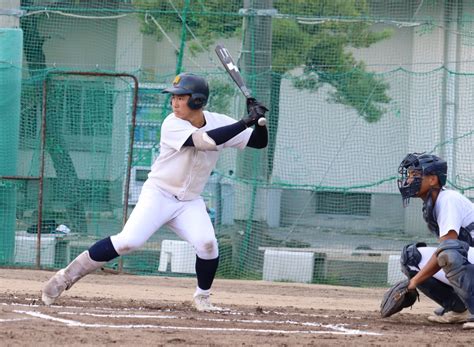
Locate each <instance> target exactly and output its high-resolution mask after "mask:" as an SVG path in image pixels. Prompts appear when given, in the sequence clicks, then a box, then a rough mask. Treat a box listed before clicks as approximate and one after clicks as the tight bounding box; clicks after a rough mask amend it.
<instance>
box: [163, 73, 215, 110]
mask: <svg viewBox="0 0 474 347" xmlns="http://www.w3.org/2000/svg"><path fill="white" fill-rule="evenodd" d="M163 93H170V94H174V95H191V97H190V98H189V101H188V106H189V108H191V109H193V110H198V109H200V108H202V107H204V106H205V105H206V104H207V100H208V99H209V85H208V84H207V82H206V80H205V79H204V78H202V77H200V76H197V75H193V74H190V73H182V74H179V75H178V76H176V77H175V78H174V80H173V86H172V87H170V88H166V89H165V90H163Z"/></svg>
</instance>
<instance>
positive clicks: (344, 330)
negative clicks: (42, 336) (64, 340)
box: [13, 310, 381, 336]
mask: <svg viewBox="0 0 474 347" xmlns="http://www.w3.org/2000/svg"><path fill="white" fill-rule="evenodd" d="M13 312H15V313H19V314H26V315H30V316H32V317H36V318H40V319H46V320H51V321H55V322H59V323H63V324H65V325H67V326H74V327H85V328H112V329H136V328H140V329H161V330H193V331H211V332H254V333H278V334H335V335H377V336H378V335H381V334H379V333H373V332H368V331H362V330H358V329H347V328H344V327H342V326H337V325H319V326H320V327H325V328H329V329H333V330H332V331H320V330H282V329H249V328H211V327H187V326H163V325H154V324H125V325H124V324H98V323H93V324H89V323H82V322H78V321H74V320H70V319H63V318H58V317H53V316H50V315H47V314H44V313H40V312H35V311H20V310H14V311H13Z"/></svg>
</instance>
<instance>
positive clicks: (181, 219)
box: [42, 73, 268, 311]
mask: <svg viewBox="0 0 474 347" xmlns="http://www.w3.org/2000/svg"><path fill="white" fill-rule="evenodd" d="M163 92H164V93H170V94H171V105H172V110H173V113H171V114H170V115H169V116H168V117H166V119H165V120H164V121H163V124H162V127H161V142H160V155H159V156H158V158H157V159H156V161H155V162H154V164H153V165H152V168H151V172H150V174H149V175H148V179H147V181H146V182H145V184H144V185H143V188H142V192H141V194H140V197H139V200H138V202H137V205H136V206H135V208H134V210H133V212H132V214H131V215H130V218H129V219H128V221H127V223H126V224H125V226H124V228H123V230H122V231H121V232H120V233H119V234H116V235H113V236H110V237H107V238H105V239H103V240H100V241H98V242H96V243H95V244H94V245H92V246H91V247H90V248H89V249H88V250H87V251H84V252H83V253H81V254H80V255H79V256H78V257H77V258H76V259H74V260H73V261H72V262H71V263H70V264H69V265H68V266H67V267H66V268H64V269H61V270H59V271H58V272H57V273H56V274H55V275H54V276H53V277H52V278H51V279H50V280H49V281H48V282H47V283H46V284H45V286H44V288H43V290H42V300H43V302H44V303H45V304H46V305H51V304H52V303H54V301H55V300H56V299H57V298H58V297H59V296H60V295H61V293H62V292H63V291H64V290H67V289H69V288H71V286H72V285H73V284H74V283H76V282H77V281H78V280H79V279H81V278H82V277H84V276H85V275H87V274H89V273H91V272H93V271H95V270H96V269H98V268H100V267H101V266H103V265H104V264H105V263H106V262H108V261H110V260H112V259H114V258H116V257H118V256H120V255H124V254H128V253H130V252H132V251H134V250H136V249H138V248H140V247H141V246H143V244H144V243H145V242H146V241H147V240H148V239H149V238H150V237H151V236H152V235H153V233H155V231H157V230H158V229H159V228H160V227H161V226H163V225H165V224H167V225H168V226H169V227H170V228H171V229H172V230H173V231H174V232H176V234H177V235H178V236H179V237H180V238H182V239H183V240H185V241H187V242H189V243H190V244H191V245H192V246H193V247H194V249H195V251H196V277H197V287H196V291H195V293H194V296H193V303H194V306H195V308H196V309H197V310H198V311H220V310H222V309H221V308H219V307H217V306H214V305H213V304H212V303H211V302H210V299H209V295H210V289H211V286H212V282H213V280H214V277H215V274H216V270H217V266H218V263H219V250H218V245H217V240H216V236H215V232H214V228H213V225H212V223H211V220H210V218H209V215H208V213H207V211H206V206H205V203H204V201H203V199H202V197H201V196H200V194H201V192H202V191H203V189H204V186H205V184H206V182H207V180H208V178H209V175H210V174H211V171H212V170H213V169H214V167H215V165H216V163H217V160H218V158H219V154H220V151H221V150H222V149H224V148H227V147H234V148H239V149H243V148H245V147H246V146H248V147H252V148H265V147H266V146H267V142H268V132H267V128H266V126H265V125H259V123H258V120H259V119H260V118H262V117H264V115H265V112H266V111H268V110H267V109H266V108H265V107H264V106H263V105H262V104H260V103H259V102H257V101H255V99H252V100H251V101H249V102H248V105H247V110H248V116H247V117H245V118H243V119H241V120H240V121H235V120H234V119H232V118H230V117H228V116H226V115H222V114H218V113H213V112H209V111H206V110H204V109H203V108H204V106H205V105H206V103H207V101H208V98H209V87H208V84H207V82H206V80H205V79H203V78H202V77H199V76H197V75H193V74H189V73H182V74H180V75H178V76H176V78H175V79H174V81H173V85H172V87H170V88H167V89H165V90H164V91H163ZM261 123H262V124H263V122H261ZM254 125H255V127H254V128H253V129H252V128H250V127H252V126H254Z"/></svg>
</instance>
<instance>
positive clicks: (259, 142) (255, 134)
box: [247, 125, 268, 149]
mask: <svg viewBox="0 0 474 347" xmlns="http://www.w3.org/2000/svg"><path fill="white" fill-rule="evenodd" d="M267 145H268V129H267V127H266V126H263V127H261V126H258V125H257V126H255V129H253V131H252V135H250V139H249V142H248V143H247V147H252V148H258V149H261V148H265V147H267Z"/></svg>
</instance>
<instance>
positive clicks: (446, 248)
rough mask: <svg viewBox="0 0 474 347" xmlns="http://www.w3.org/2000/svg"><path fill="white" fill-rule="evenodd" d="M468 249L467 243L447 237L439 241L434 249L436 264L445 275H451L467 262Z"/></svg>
mask: <svg viewBox="0 0 474 347" xmlns="http://www.w3.org/2000/svg"><path fill="white" fill-rule="evenodd" d="M468 250H469V245H468V244H467V243H466V242H464V241H460V240H452V239H449V240H445V241H443V242H441V244H440V245H439V247H438V249H437V250H436V255H437V259H438V265H439V266H440V267H441V268H442V269H443V270H444V272H445V273H446V276H447V277H451V276H453V275H454V274H455V273H457V272H459V271H460V270H461V269H462V268H463V265H465V264H466V263H468V260H467V252H468Z"/></svg>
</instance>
